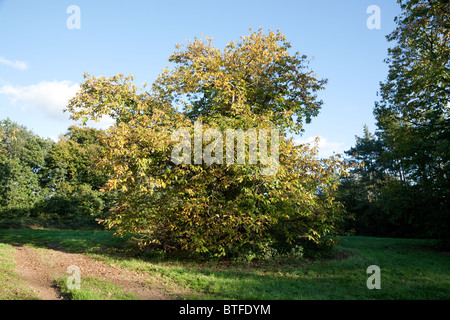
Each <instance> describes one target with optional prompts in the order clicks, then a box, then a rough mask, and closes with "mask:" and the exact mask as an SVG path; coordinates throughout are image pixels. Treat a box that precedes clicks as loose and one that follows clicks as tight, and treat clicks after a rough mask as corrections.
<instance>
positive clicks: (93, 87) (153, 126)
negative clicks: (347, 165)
mask: <svg viewBox="0 0 450 320" xmlns="http://www.w3.org/2000/svg"><path fill="white" fill-rule="evenodd" d="M177 48H178V49H179V50H180V51H177V52H175V53H174V54H173V55H172V56H171V57H170V58H169V60H170V61H171V62H173V63H174V65H175V67H174V69H172V70H169V69H166V70H164V71H163V73H162V74H161V75H160V77H159V78H158V79H157V81H156V82H155V83H154V84H153V85H152V87H151V90H150V91H148V92H143V91H142V89H138V88H137V87H136V86H134V85H133V84H132V83H131V81H132V77H131V76H130V77H123V76H122V75H117V76H113V77H111V78H105V77H100V78H95V77H92V76H90V75H87V74H86V75H85V81H84V83H83V84H82V85H81V90H80V92H79V93H78V94H77V96H76V97H75V98H74V99H72V100H71V102H70V103H69V106H68V108H67V110H68V111H70V112H71V117H72V118H73V119H75V120H83V121H84V122H85V121H87V120H88V119H89V118H90V119H94V120H98V119H99V118H100V117H101V116H103V115H109V116H111V117H113V118H114V119H115V120H116V125H115V126H113V127H112V128H110V129H109V130H108V131H107V137H106V139H105V142H106V145H107V148H106V155H105V157H104V158H103V162H102V163H103V164H104V166H105V167H106V168H109V169H110V173H111V178H110V179H109V181H108V182H107V184H106V188H105V189H106V190H119V191H120V197H119V200H118V204H117V206H116V207H115V208H114V209H113V214H112V215H111V216H110V217H109V218H108V219H106V220H105V221H104V222H105V224H106V225H107V226H109V227H113V228H114V229H115V230H116V232H117V233H118V234H120V235H124V234H133V235H135V236H138V237H140V238H141V240H143V241H145V242H146V243H151V244H153V245H157V246H160V247H162V248H163V249H164V250H166V251H186V252H189V253H195V252H197V253H207V254H211V255H216V256H223V255H230V254H237V253H240V252H241V253H242V252H244V251H248V250H252V251H254V252H256V253H257V254H258V253H262V252H265V251H266V250H268V249H269V248H272V249H273V248H276V249H277V250H280V251H283V250H290V249H291V248H293V247H295V245H298V244H299V243H302V241H310V242H314V243H317V244H323V243H324V242H327V241H333V239H334V238H333V237H334V236H335V235H336V233H337V231H336V226H337V224H338V222H339V221H340V220H341V219H342V217H343V214H344V213H343V211H342V207H341V205H340V204H339V203H337V202H336V201H334V194H335V191H336V187H337V179H336V175H337V174H339V173H340V171H341V169H342V168H343V166H342V162H341V161H340V160H339V159H337V158H330V159H326V160H318V159H317V150H316V149H315V148H313V149H311V148H310V147H309V146H308V145H301V146H297V145H295V144H294V143H293V141H292V139H287V133H288V132H300V131H301V130H302V124H303V122H304V121H306V122H309V121H310V120H311V118H312V117H313V116H316V115H317V114H318V111H319V109H320V106H321V104H322V102H321V101H320V100H318V99H317V96H316V92H317V91H319V90H321V89H323V86H324V84H325V82H326V80H318V79H316V78H315V75H314V73H313V71H311V70H310V69H309V67H308V65H307V64H308V61H307V60H306V57H305V56H301V55H300V54H299V53H296V54H294V55H291V54H289V48H290V44H289V43H288V42H286V39H285V37H284V36H283V35H282V34H280V33H279V32H278V33H273V32H269V34H268V35H264V34H263V33H262V30H259V32H254V33H252V34H251V35H249V36H247V37H241V40H240V41H237V42H231V43H229V44H228V45H227V46H226V47H225V49H224V50H219V49H217V48H215V47H214V46H213V45H212V41H211V39H206V40H199V39H195V40H194V41H193V42H191V43H188V44H186V46H185V47H183V48H182V49H181V47H180V46H177ZM200 122H201V124H202V129H203V131H201V132H200V134H203V137H204V139H203V141H202V142H201V143H202V145H201V146H202V150H205V148H208V147H211V145H210V144H208V143H209V142H211V141H212V139H209V140H208V139H207V138H205V137H206V136H205V135H206V133H207V132H213V131H209V130H217V131H214V132H226V130H227V129H234V130H238V129H240V130H242V131H243V132H247V133H248V132H249V130H252V129H254V128H257V129H258V130H262V129H266V130H267V131H268V132H278V133H279V145H278V144H277V147H279V154H280V156H279V159H277V160H279V161H278V163H277V167H276V168H277V170H276V172H273V174H263V173H262V172H263V170H261V168H267V167H268V164H267V163H264V162H263V161H261V160H258V161H257V163H255V164H250V163H248V162H246V163H244V164H239V165H237V164H234V165H230V164H223V163H214V162H213V163H205V161H202V160H204V159H200V162H198V161H195V162H194V163H192V162H189V163H183V162H176V161H174V159H173V156H172V151H173V150H174V147H175V146H176V145H177V144H178V143H179V141H174V140H173V139H172V135H173V134H174V133H177V132H178V133H179V132H183V133H184V134H185V138H186V139H187V140H188V143H187V144H186V150H187V151H186V152H187V153H189V156H191V155H192V154H193V155H194V156H193V157H191V158H194V159H195V157H196V155H195V142H194V148H190V146H191V142H190V141H192V136H194V141H195V133H196V132H195V131H196V130H195V123H200ZM275 130H278V131H275ZM211 138H212V137H211ZM218 139H220V138H218V137H217V136H216V137H215V138H214V141H215V142H217V143H219V142H220V141H219V140H218ZM250 144H251V142H250V139H249V140H245V150H246V151H245V152H246V154H245V159H249V157H250V155H249V152H250V149H249V148H248V147H249V145H250ZM271 144H272V145H273V146H275V140H273V139H272V140H271ZM223 146H224V144H220V146H219V147H217V146H216V147H215V148H213V151H211V149H208V150H210V151H211V155H212V154H213V153H214V155H215V156H218V155H219V154H226V150H224V149H225V148H224V147H223ZM236 148H237V146H234V150H232V151H236ZM193 149H194V150H193ZM271 150H272V156H274V154H273V150H274V149H271ZM192 151H193V152H192ZM191 153H192V154H191ZM197 160H198V159H197ZM196 162H197V163H196ZM271 164H274V163H273V162H272V163H271ZM327 236H328V237H327ZM334 240H335V239H334Z"/></svg>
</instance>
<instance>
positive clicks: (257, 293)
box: [0, 229, 450, 300]
mask: <svg viewBox="0 0 450 320" xmlns="http://www.w3.org/2000/svg"><path fill="white" fill-rule="evenodd" d="M0 243H3V245H1V247H0V252H6V251H8V250H11V248H9V245H10V244H31V245H34V246H38V247H42V248H45V247H51V248H54V246H60V247H61V248H64V249H65V250H67V251H71V252H78V253H80V252H83V253H87V254H89V255H91V256H94V257H95V258H97V259H100V260H104V261H106V262H108V263H111V264H115V265H118V266H122V267H124V268H127V269H130V270H138V271H146V272H148V273H149V274H150V279H149V281H150V282H158V283H164V284H166V285H167V286H169V287H170V286H181V287H184V288H188V289H189V292H191V294H186V295H184V296H182V298H187V299H237V300H241V299H242V300H244V299H245V300H259V299H286V300H294V299H308V300H315V299H317V300H323V299H345V300H350V299H387V300H418V299H420V300H426V299H431V300H448V299H450V254H449V253H448V252H447V253H446V252H440V251H436V250H434V249H433V245H434V244H435V242H434V241H432V240H414V239H389V238H374V237H356V236H352V237H342V238H341V240H340V243H339V245H338V247H337V248H336V251H335V257H334V258H321V259H315V260H310V259H289V260H287V259H284V260H282V259H274V260H271V261H266V262H252V263H237V262H230V261H224V260H222V261H217V260H216V261H208V262H206V261H196V260H187V259H176V258H162V257H159V258H144V257H142V256H141V257H137V256H132V255H130V254H129V252H128V251H126V248H127V247H126V241H125V240H123V239H118V238H115V237H112V234H111V233H110V232H106V231H99V230H98V231H87V230H86V231H69V230H48V229H44V230H0ZM5 250H6V251H5ZM370 265H377V266H379V267H380V270H381V289H380V290H376V289H374V290H369V289H368V288H367V286H366V281H367V278H368V276H369V275H368V274H367V273H366V270H367V267H368V266H370ZM83 281H85V282H83V283H85V284H86V285H87V286H86V288H85V289H86V290H87V291H88V292H87V293H86V292H85V293H83V292H68V293H67V294H68V296H69V298H71V299H107V298H114V299H116V298H117V299H128V298H132V297H130V296H122V295H121V294H120V288H113V287H111V284H110V283H106V282H101V281H100V280H97V279H83ZM83 287H84V286H83ZM109 293H111V295H108V294H109ZM3 297H4V296H3Z"/></svg>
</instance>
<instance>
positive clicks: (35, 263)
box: [15, 246, 171, 300]
mask: <svg viewBox="0 0 450 320" xmlns="http://www.w3.org/2000/svg"><path fill="white" fill-rule="evenodd" d="M15 249H16V250H15V259H16V273H17V274H18V275H19V276H20V277H21V278H22V279H24V280H25V282H26V283H27V284H28V285H29V286H30V287H31V289H32V290H33V291H34V292H35V293H36V295H37V296H38V298H39V299H42V300H62V299H63V297H61V295H60V293H59V291H58V288H56V286H55V282H54V280H55V279H57V278H62V277H68V276H70V274H68V273H67V268H68V267H69V266H72V265H74V266H77V267H79V268H80V271H81V279H82V278H83V277H86V276H92V277H95V278H98V279H102V280H107V281H110V282H112V283H114V284H115V285H118V286H120V287H122V288H123V290H124V291H125V292H130V293H133V294H134V295H135V296H136V297H137V298H139V299H142V300H168V299H171V296H170V295H169V293H168V292H167V291H166V290H164V288H159V287H155V286H150V285H149V284H148V283H146V280H147V279H148V278H149V275H148V274H146V273H142V272H136V271H130V270H126V269H124V268H121V267H118V266H114V265H108V264H107V263H105V262H102V261H97V260H94V259H92V258H90V257H88V256H86V255H83V254H76V253H67V252H63V251H59V250H53V249H45V250H43V249H34V248H30V247H27V246H16V247H15Z"/></svg>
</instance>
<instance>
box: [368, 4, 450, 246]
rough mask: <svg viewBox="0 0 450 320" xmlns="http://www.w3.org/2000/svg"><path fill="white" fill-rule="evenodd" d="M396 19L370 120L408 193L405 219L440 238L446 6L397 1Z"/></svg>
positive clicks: (447, 188)
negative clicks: (411, 200)
mask: <svg viewBox="0 0 450 320" xmlns="http://www.w3.org/2000/svg"><path fill="white" fill-rule="evenodd" d="M399 2H400V4H401V8H402V14H401V16H399V17H398V18H397V19H396V21H397V28H396V30H395V31H394V32H392V33H391V34H390V35H389V36H388V37H387V38H388V40H389V41H395V43H396V44H395V46H394V47H393V48H391V49H389V52H388V53H389V58H388V59H387V60H386V61H387V63H388V64H389V73H388V77H387V80H386V81H385V82H384V83H382V84H381V100H380V101H379V102H377V103H376V106H375V110H374V114H375V117H376V119H377V125H378V128H379V136H380V138H381V139H382V140H383V141H384V143H385V144H386V145H387V146H388V151H387V152H386V157H387V158H390V159H391V160H392V165H391V168H394V164H397V168H395V169H396V170H401V171H402V181H403V182H404V186H405V188H406V187H407V188H409V189H410V191H411V192H413V193H414V203H415V207H414V208H412V209H411V210H412V212H411V213H410V215H411V219H412V220H414V221H415V223H416V224H418V225H421V226H422V228H423V229H424V231H425V232H424V233H426V234H427V235H428V236H433V237H439V238H446V237H448V229H449V227H450V212H449V209H448V208H450V204H449V197H450V185H449V182H448V181H449V163H450V158H449V156H450V153H449V150H450V143H449V141H450V139H449V138H450V130H449V128H450V118H449V115H450V114H449V113H450V108H449V97H450V95H449V93H450V86H449V83H450V82H449V79H450V72H449V70H450V64H449V61H450V46H449V41H450V31H449V23H448V21H450V13H449V12H450V4H449V2H448V1H441V0H410V1H399Z"/></svg>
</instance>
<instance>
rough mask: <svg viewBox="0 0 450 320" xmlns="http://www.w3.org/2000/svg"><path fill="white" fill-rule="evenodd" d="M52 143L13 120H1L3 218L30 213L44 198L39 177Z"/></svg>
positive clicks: (0, 208) (0, 212)
mask: <svg viewBox="0 0 450 320" xmlns="http://www.w3.org/2000/svg"><path fill="white" fill-rule="evenodd" d="M52 145H53V142H52V141H51V140H49V139H42V138H41V137H39V136H37V135H35V134H34V133H32V132H31V131H30V130H28V129H27V128H25V127H23V126H20V125H18V124H17V123H15V122H13V121H11V120H10V119H6V120H2V121H0V217H1V216H3V217H5V215H7V214H9V215H11V214H14V215H29V214H30V212H31V209H32V208H33V206H34V204H36V203H37V202H38V201H39V200H40V199H42V197H43V192H42V189H41V187H40V185H39V176H40V174H41V172H42V168H43V166H44V163H45V156H46V154H47V153H48V151H49V150H50V149H51V147H52Z"/></svg>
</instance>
